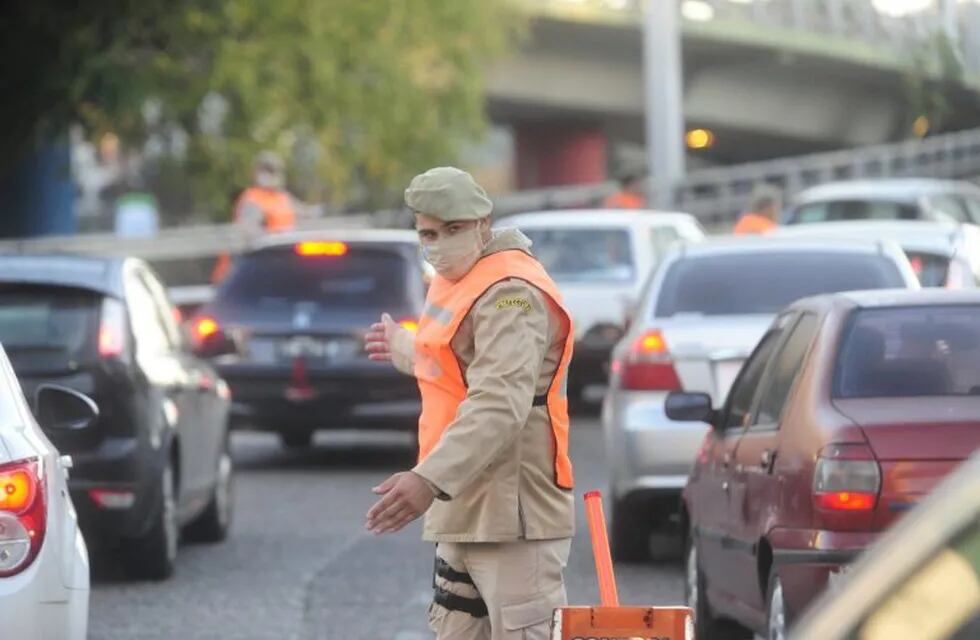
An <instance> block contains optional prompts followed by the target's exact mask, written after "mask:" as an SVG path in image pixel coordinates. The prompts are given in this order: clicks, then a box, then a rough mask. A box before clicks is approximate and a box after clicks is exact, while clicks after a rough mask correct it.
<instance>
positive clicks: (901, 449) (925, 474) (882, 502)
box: [835, 396, 980, 530]
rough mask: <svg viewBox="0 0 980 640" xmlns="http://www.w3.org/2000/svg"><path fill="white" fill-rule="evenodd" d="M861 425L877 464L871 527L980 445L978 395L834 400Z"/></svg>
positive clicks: (888, 519)
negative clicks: (877, 488)
mask: <svg viewBox="0 0 980 640" xmlns="http://www.w3.org/2000/svg"><path fill="white" fill-rule="evenodd" d="M835 405H836V406H837V408H838V410H839V411H840V412H841V413H843V414H844V415H845V416H847V417H848V418H849V419H851V420H852V421H853V422H854V423H856V424H857V425H858V426H860V427H861V429H862V430H863V432H864V434H865V437H866V438H867V440H868V444H869V445H870V446H871V449H872V451H873V452H874V455H875V457H876V458H877V460H878V464H879V466H880V468H881V494H880V496H879V499H878V504H877V507H876V511H875V516H874V522H873V527H874V529H875V530H882V529H884V528H885V527H887V526H888V525H890V524H891V523H892V522H893V521H895V520H896V519H897V518H898V517H899V516H901V515H902V514H903V513H904V512H906V511H908V510H909V509H911V508H912V507H913V506H915V504H917V503H918V502H919V501H920V500H921V499H922V498H923V497H924V496H925V495H926V494H928V493H929V492H930V491H931V490H932V489H933V487H935V486H936V484H938V483H939V482H940V481H942V480H943V478H945V477H946V476H947V475H949V473H950V472H951V471H952V470H953V469H955V468H956V467H957V466H958V465H959V464H960V463H962V462H963V460H965V459H966V458H968V457H969V456H970V454H971V453H972V452H973V451H975V450H976V449H977V447H978V446H980V397H976V396H970V397H938V396H935V397H917V398H887V399H846V400H844V399H838V400H835Z"/></svg>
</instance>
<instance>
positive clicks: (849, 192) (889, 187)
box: [796, 178, 980, 204]
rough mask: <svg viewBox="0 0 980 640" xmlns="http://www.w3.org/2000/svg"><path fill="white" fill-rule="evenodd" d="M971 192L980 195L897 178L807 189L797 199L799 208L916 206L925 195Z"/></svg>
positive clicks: (949, 183) (956, 185) (941, 183)
mask: <svg viewBox="0 0 980 640" xmlns="http://www.w3.org/2000/svg"><path fill="white" fill-rule="evenodd" d="M963 191H971V192H974V193H976V194H978V195H980V189H978V188H977V187H976V186H974V185H972V184H970V183H969V182H962V181H958V180H934V179H931V178H893V179H881V180H848V181H844V182H829V183H827V184H822V185H820V186H817V187H811V188H809V189H805V190H803V191H801V192H800V193H799V195H797V197H796V202H797V204H805V203H807V202H817V201H821V200H844V199H850V198H859V199H862V200H889V201H898V202H908V203H912V202H915V201H917V200H918V199H919V198H920V197H922V196H924V195H932V194H937V193H957V192H963Z"/></svg>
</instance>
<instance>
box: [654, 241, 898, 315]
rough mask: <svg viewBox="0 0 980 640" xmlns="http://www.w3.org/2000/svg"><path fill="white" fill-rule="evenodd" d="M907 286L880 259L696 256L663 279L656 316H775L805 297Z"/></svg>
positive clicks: (812, 254)
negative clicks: (687, 314) (686, 314)
mask: <svg viewBox="0 0 980 640" xmlns="http://www.w3.org/2000/svg"><path fill="white" fill-rule="evenodd" d="M905 286H906V285H905V281H904V279H903V278H902V274H901V272H900V271H899V270H898V268H897V267H896V266H895V264H894V263H893V262H892V261H891V260H890V259H888V258H886V257H884V256H881V255H873V254H848V253H843V252H817V251H802V250H801V251H780V252H764V253H763V252H752V253H735V254H721V255H708V256H693V257H688V258H684V259H681V260H679V261H677V262H675V263H673V264H672V265H671V266H670V268H669V270H668V271H667V273H666V274H665V275H664V280H663V285H662V286H661V289H660V294H659V296H658V298H657V303H656V307H655V308H654V315H655V317H657V318H669V317H671V316H675V315H678V314H684V313H693V314H698V315H706V316H721V315H750V314H774V313H776V312H778V311H779V310H780V309H782V308H783V307H785V306H786V305H788V304H790V303H792V302H794V301H796V300H798V299H800V298H805V297H807V296H813V295H819V294H823V293H835V292H838V291H853V290H857V289H888V288H894V287H899V288H904V287H905Z"/></svg>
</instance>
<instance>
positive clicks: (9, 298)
mask: <svg viewBox="0 0 980 640" xmlns="http://www.w3.org/2000/svg"><path fill="white" fill-rule="evenodd" d="M219 338H220V335H218V334H216V335H215V337H213V338H212V339H210V340H208V341H206V342H205V343H204V344H203V345H202V348H204V349H205V350H206V349H212V351H213V352H217V351H220V350H221V349H226V348H229V343H227V341H226V342H224V343H222V341H220V340H219ZM0 343H3V345H4V347H5V349H6V351H7V354H8V356H9V358H10V361H11V363H12V364H13V367H14V371H15V372H16V373H17V376H18V378H19V379H20V381H21V384H22V385H23V387H24V391H25V393H26V395H27V396H28V397H32V396H33V395H34V393H35V392H36V390H37V388H38V387H39V386H40V385H42V384H44V383H56V384H59V385H63V386H65V387H69V388H71V389H74V390H76V391H79V392H81V393H83V394H85V395H87V396H89V397H90V398H92V399H93V400H94V401H95V402H96V404H97V405H98V406H99V410H100V415H99V417H98V418H97V419H96V420H95V421H94V422H93V423H92V424H91V425H88V426H86V427H84V428H80V429H77V430H65V429H59V430H57V431H51V432H49V433H48V434H47V436H48V438H49V439H50V440H51V441H52V443H53V444H54V445H55V446H56V447H57V448H58V450H59V451H60V452H61V453H63V454H68V455H71V456H72V459H73V462H74V468H73V469H72V471H71V478H70V480H69V485H68V486H69V489H70V491H71V495H72V500H73V502H74V503H75V507H76V509H77V511H78V516H79V523H80V526H81V528H82V532H83V534H84V535H85V538H86V540H87V541H88V544H89V546H90V548H93V549H94V550H96V551H99V550H110V549H111V550H113V551H116V550H118V551H120V552H121V557H122V558H123V561H124V566H125V568H126V569H127V570H128V572H129V573H130V574H131V575H133V576H134V577H143V578H152V579H162V578H165V577H167V576H169V575H170V574H171V573H172V572H173V569H174V562H175V559H176V554H177V542H178V538H179V535H180V529H181V527H184V533H185V534H187V535H188V536H189V537H192V538H196V539H199V540H202V541H219V540H222V539H224V538H225V536H226V535H227V533H228V528H229V524H230V520H231V510H230V498H231V473H232V469H231V457H230V455H229V452H228V413H229V392H228V387H227V385H226V384H225V382H224V381H223V380H222V379H221V378H220V377H219V376H218V375H217V374H216V372H215V371H214V369H213V368H212V367H211V365H210V364H208V363H207V362H206V361H205V360H202V359H200V358H199V357H198V356H197V355H195V354H194V353H193V352H192V350H191V347H190V346H189V345H190V341H189V340H185V338H184V336H183V335H182V329H181V328H180V325H179V324H178V323H177V322H176V314H175V312H174V310H173V307H172V305H171V304H170V303H169V302H168V300H167V296H166V292H165V290H164V287H163V285H162V284H161V282H160V280H159V279H158V278H157V276H156V275H155V274H154V273H153V271H152V270H151V269H150V268H149V267H148V266H147V265H146V264H145V263H143V262H141V261H139V260H135V259H99V258H82V257H73V256H53V255H52V256H40V255H31V256H28V255H0Z"/></svg>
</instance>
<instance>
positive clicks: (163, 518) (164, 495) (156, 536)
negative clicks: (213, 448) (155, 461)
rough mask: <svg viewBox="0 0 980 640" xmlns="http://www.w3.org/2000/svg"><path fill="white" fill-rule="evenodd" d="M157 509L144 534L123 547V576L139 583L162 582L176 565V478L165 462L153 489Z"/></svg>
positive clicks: (126, 542)
mask: <svg viewBox="0 0 980 640" xmlns="http://www.w3.org/2000/svg"><path fill="white" fill-rule="evenodd" d="M157 492H158V495H157V503H158V504H159V505H160V507H159V509H157V512H156V513H155V514H154V516H153V524H152V526H151V527H150V530H149V531H147V533H146V534H145V535H143V536H141V537H139V538H131V539H128V540H126V541H124V543H123V562H124V565H125V569H126V573H128V574H129V575H130V576H131V577H133V578H138V579H142V580H165V579H167V578H169V577H170V576H171V575H173V572H174V568H175V567H176V564H177V545H178V543H179V542H180V527H179V526H178V524H177V475H176V473H175V472H174V465H173V461H172V460H170V459H169V458H168V459H167V462H166V464H165V465H164V467H163V470H162V471H161V472H160V478H159V480H158V486H157Z"/></svg>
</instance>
